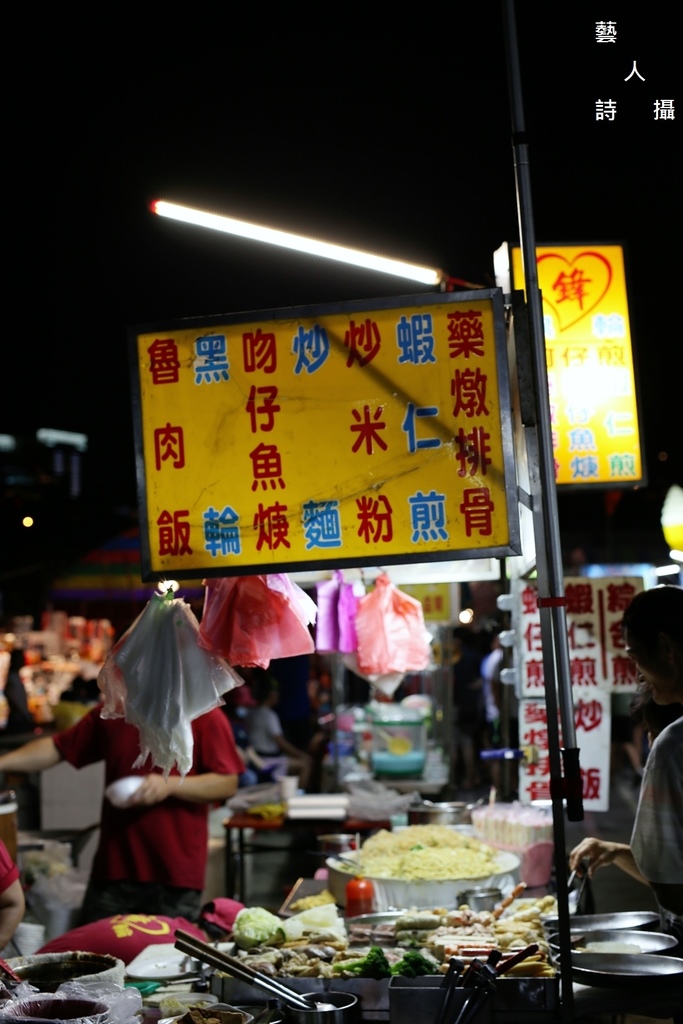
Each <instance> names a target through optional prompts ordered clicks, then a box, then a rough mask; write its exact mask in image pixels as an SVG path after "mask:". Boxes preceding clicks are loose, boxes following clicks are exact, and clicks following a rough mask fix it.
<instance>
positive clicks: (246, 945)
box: [232, 907, 286, 949]
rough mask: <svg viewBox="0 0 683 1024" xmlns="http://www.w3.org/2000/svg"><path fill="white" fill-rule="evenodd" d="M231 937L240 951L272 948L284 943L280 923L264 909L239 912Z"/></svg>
mask: <svg viewBox="0 0 683 1024" xmlns="http://www.w3.org/2000/svg"><path fill="white" fill-rule="evenodd" d="M232 937H233V939H234V940H235V942H236V943H237V945H238V946H239V947H240V949H251V947H252V946H272V945H273V943H280V942H284V941H285V938H286V936H285V933H284V930H283V928H282V921H281V920H280V918H279V917H276V916H275V914H271V912H270V911H269V910H266V909H265V908H264V907H245V908H244V910H240V912H239V914H238V915H237V917H236V918H235V923H234V925H233V927H232Z"/></svg>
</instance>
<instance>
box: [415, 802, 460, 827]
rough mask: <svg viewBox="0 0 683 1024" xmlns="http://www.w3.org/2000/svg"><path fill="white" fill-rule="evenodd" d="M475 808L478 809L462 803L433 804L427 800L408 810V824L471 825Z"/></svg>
mask: <svg viewBox="0 0 683 1024" xmlns="http://www.w3.org/2000/svg"><path fill="white" fill-rule="evenodd" d="M473 807H476V804H466V803H463V802H462V801H451V802H449V803H432V801H431V800H425V801H424V802H423V803H421V804H416V805H415V806H414V807H409V808H408V824H409V825H471V824H472V814H471V811H472V808H473Z"/></svg>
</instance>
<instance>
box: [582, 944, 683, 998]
mask: <svg viewBox="0 0 683 1024" xmlns="http://www.w3.org/2000/svg"><path fill="white" fill-rule="evenodd" d="M572 978H573V979H574V981H578V982H579V983H580V984H581V985H592V986H593V987H594V988H616V989H625V988H629V989H631V988H633V989H637V988H642V986H643V982H644V981H645V980H649V981H650V982H652V981H653V980H654V979H656V980H657V988H658V989H659V988H661V987H665V988H666V990H667V991H672V990H676V991H677V990H678V986H681V988H682V990H683V960H681V959H679V958H678V957H675V956H656V955H654V954H649V953H644V954H642V955H640V956H639V955H636V954H632V953H628V954H622V953H572Z"/></svg>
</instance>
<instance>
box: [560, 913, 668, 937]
mask: <svg viewBox="0 0 683 1024" xmlns="http://www.w3.org/2000/svg"><path fill="white" fill-rule="evenodd" d="M569 924H570V927H571V930H572V932H578V931H580V930H581V929H584V928H585V929H586V930H587V931H591V932H594V931H597V929H598V928H600V929H603V930H605V931H616V930H617V929H622V928H630V929H636V928H644V929H646V930H649V931H651V930H652V927H653V925H654V926H656V927H658V926H659V914H657V913H655V912H653V911H649V910H625V911H620V912H619V913H615V914H572V916H571V920H570V922H569ZM543 925H544V927H545V928H546V929H547V931H549V932H556V931H557V930H558V928H559V918H558V917H557V914H554V915H553V916H552V917H544V918H543Z"/></svg>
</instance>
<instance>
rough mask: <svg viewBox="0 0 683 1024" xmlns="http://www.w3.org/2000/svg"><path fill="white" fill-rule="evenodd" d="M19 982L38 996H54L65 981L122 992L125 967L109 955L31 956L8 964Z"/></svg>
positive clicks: (73, 953)
mask: <svg viewBox="0 0 683 1024" xmlns="http://www.w3.org/2000/svg"><path fill="white" fill-rule="evenodd" d="M8 963H9V965H10V967H11V968H12V970H13V971H14V972H15V973H16V974H18V975H19V977H20V978H21V980H22V981H27V982H28V983H29V985H33V986H34V988H37V989H39V990H40V991H41V992H55V991H56V990H57V989H58V988H59V986H60V985H61V984H63V983H64V982H65V981H87V982H88V984H91V983H95V982H96V983H98V984H99V983H102V984H108V983H109V982H113V983H114V984H116V985H120V986H121V987H122V988H123V983H124V980H125V972H126V967H125V964H124V962H123V960H119V958H118V957H115V956H111V955H110V954H109V953H80V952H71V953H33V954H31V955H30V956H15V957H12V958H11V959H10V960H8Z"/></svg>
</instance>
